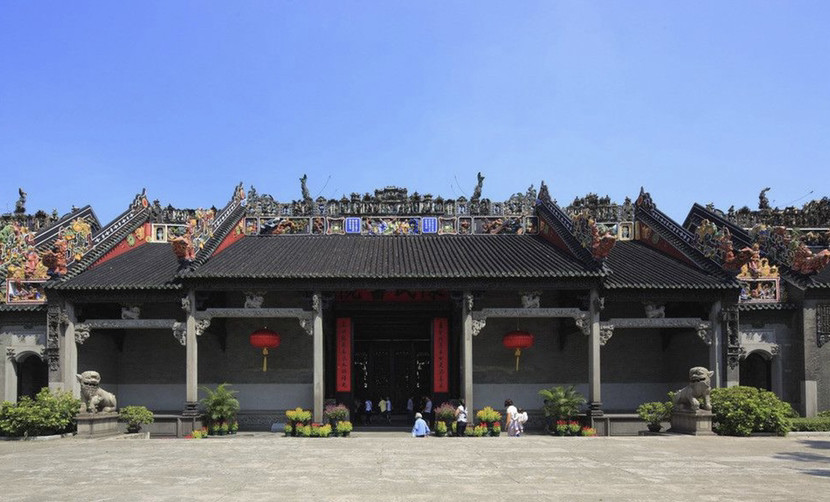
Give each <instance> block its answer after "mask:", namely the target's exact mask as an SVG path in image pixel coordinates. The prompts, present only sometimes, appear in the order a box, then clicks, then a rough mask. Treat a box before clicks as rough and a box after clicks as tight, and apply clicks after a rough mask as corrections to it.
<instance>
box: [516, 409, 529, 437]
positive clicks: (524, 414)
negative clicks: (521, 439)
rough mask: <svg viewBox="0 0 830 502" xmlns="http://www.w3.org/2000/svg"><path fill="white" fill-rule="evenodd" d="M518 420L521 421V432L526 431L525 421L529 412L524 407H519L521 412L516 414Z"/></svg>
mask: <svg viewBox="0 0 830 502" xmlns="http://www.w3.org/2000/svg"><path fill="white" fill-rule="evenodd" d="M516 421H517V422H519V434H521V433H523V432H524V431H525V422H527V412H526V411H525V410H524V408H520V409H519V414H518V415H517V416H516Z"/></svg>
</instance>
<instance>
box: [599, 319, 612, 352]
mask: <svg viewBox="0 0 830 502" xmlns="http://www.w3.org/2000/svg"><path fill="white" fill-rule="evenodd" d="M612 336H614V325H613V324H604V325H600V327H599V344H600V345H601V346H603V347H604V346H605V344H606V343H608V340H610V339H611V337H612Z"/></svg>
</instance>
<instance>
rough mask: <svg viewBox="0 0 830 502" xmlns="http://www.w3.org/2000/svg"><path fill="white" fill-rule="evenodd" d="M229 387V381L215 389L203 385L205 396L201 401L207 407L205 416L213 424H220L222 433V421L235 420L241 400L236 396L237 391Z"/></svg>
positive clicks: (226, 430)
mask: <svg viewBox="0 0 830 502" xmlns="http://www.w3.org/2000/svg"><path fill="white" fill-rule="evenodd" d="M228 387H230V384H228V383H222V384H219V385H218V386H217V387H216V389H215V390H213V389H210V388H208V387H202V390H203V391H204V392H205V397H204V398H202V400H201V401H200V402H201V403H202V406H204V407H205V418H206V419H207V421H208V422H209V423H211V424H220V427H219V431H220V433H221V423H222V422H231V421H233V420H235V417H236V413H237V412H238V411H239V400H238V399H236V397H234V394H236V392H237V391H235V390H230V389H229V388H228ZM225 425H226V427H225V432H228V429H227V423H226V424H225Z"/></svg>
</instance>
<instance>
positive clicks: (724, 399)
mask: <svg viewBox="0 0 830 502" xmlns="http://www.w3.org/2000/svg"><path fill="white" fill-rule="evenodd" d="M712 412H713V413H714V414H715V417H714V422H715V425H714V426H713V429H714V430H715V432H717V433H718V434H721V435H725V436H749V435H750V434H751V433H753V432H771V433H775V434H778V435H781V436H783V435H785V434H787V432H788V431H789V430H790V427H791V426H792V416H793V414H794V411H793V409H792V406H790V405H789V403H785V402H783V401H781V400H780V399H778V396H776V395H775V394H773V393H772V392H769V391H766V390H760V389H756V388H755V387H727V388H721V389H712Z"/></svg>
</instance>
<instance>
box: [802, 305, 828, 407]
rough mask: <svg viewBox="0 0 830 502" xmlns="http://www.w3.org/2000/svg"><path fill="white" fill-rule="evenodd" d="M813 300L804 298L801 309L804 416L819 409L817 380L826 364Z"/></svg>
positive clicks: (819, 378)
mask: <svg viewBox="0 0 830 502" xmlns="http://www.w3.org/2000/svg"><path fill="white" fill-rule="evenodd" d="M817 303H818V302H816V301H815V300H804V303H803V306H802V309H801V329H802V337H803V340H804V380H802V381H801V383H800V390H801V410H799V411H800V412H801V413H802V415H803V416H805V417H814V416H816V413H818V411H819V410H820V409H824V408H823V407H820V403H819V392H818V382H819V381H820V380H821V379H822V378H821V377H822V375H821V368H822V366H823V365H825V364H826V362H825V361H826V356H825V359H822V357H821V356H822V354H821V352H822V349H824V350H825V351H826V350H827V348H825V347H823V345H825V343H824V340H819V338H818V326H817V319H816V304H817Z"/></svg>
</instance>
